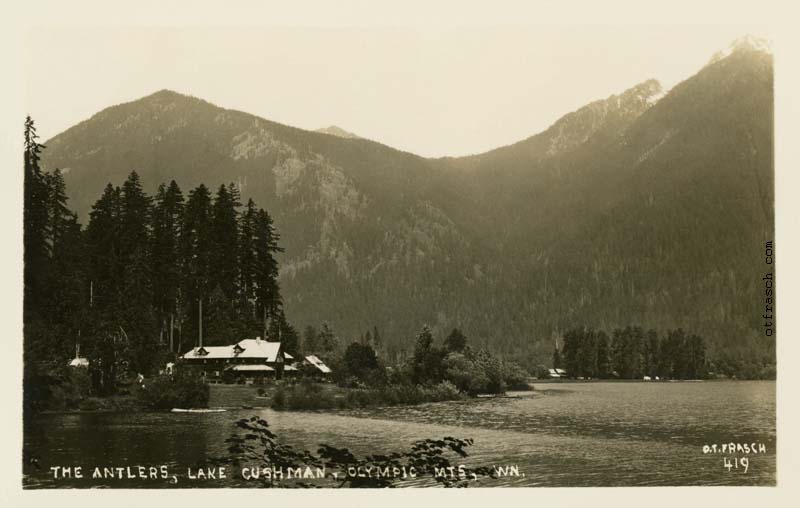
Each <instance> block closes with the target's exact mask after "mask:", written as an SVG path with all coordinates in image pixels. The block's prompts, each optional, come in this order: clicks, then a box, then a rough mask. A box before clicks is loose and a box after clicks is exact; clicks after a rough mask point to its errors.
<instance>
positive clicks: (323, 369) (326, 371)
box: [306, 355, 333, 374]
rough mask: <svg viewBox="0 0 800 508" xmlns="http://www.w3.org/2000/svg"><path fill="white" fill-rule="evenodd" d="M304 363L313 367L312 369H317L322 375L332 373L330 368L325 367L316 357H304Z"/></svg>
mask: <svg viewBox="0 0 800 508" xmlns="http://www.w3.org/2000/svg"><path fill="white" fill-rule="evenodd" d="M306 361H307V362H308V363H310V364H311V365H313V366H314V367H316V368H317V369H319V371H320V372H322V373H323V374H330V373H331V372H333V371H331V369H330V367H328V366H327V365H325V363H324V362H323V361H322V360H320V359H319V358H318V357H317V356H316V355H308V356H306Z"/></svg>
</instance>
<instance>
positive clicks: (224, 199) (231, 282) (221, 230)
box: [210, 185, 239, 302]
mask: <svg viewBox="0 0 800 508" xmlns="http://www.w3.org/2000/svg"><path fill="white" fill-rule="evenodd" d="M237 205H238V203H237V201H236V198H235V196H234V195H232V194H231V192H230V190H229V188H228V187H226V186H224V185H220V187H219V190H217V194H216V197H215V199H214V204H213V206H212V218H211V253H210V254H211V256H210V263H211V268H212V269H211V281H210V282H211V286H212V287H216V286H219V288H220V289H221V290H222V293H223V294H224V295H225V298H226V299H227V300H228V301H230V302H233V301H234V300H236V290H237V287H238V280H237V279H238V278H239V277H238V275H239V274H238V261H239V258H238V249H237V243H238V240H239V239H238V236H239V235H238V224H237V216H236V207H237Z"/></svg>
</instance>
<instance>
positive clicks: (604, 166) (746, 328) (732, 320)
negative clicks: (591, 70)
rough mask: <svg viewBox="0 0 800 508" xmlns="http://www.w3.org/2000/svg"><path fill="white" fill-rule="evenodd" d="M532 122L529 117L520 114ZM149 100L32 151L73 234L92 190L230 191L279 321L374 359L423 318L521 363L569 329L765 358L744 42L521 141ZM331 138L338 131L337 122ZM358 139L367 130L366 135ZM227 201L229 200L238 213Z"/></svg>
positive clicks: (164, 97)
mask: <svg viewBox="0 0 800 508" xmlns="http://www.w3.org/2000/svg"><path fill="white" fill-rule="evenodd" d="M521 114H535V112H527V113H526V112H521ZM339 130H341V129H338V130H336V131H335V132H333V131H330V130H329V132H333V134H327V133H325V132H310V131H304V130H301V129H296V128H293V127H288V126H285V125H280V124H277V123H274V122H270V121H268V120H265V119H262V118H258V117H255V116H253V115H250V114H247V113H243V112H238V111H231V110H226V109H222V108H219V107H217V106H214V105H212V104H209V103H207V102H205V101H202V100H200V99H196V98H192V97H187V96H184V95H180V94H177V93H174V92H170V91H161V92H158V93H155V94H153V95H151V96H148V97H145V98H142V99H140V100H137V101H134V102H130V103H127V104H121V105H118V106H113V107H110V108H108V109H106V110H103V111H101V112H99V113H97V114H96V115H95V116H93V117H92V118H90V119H88V120H87V121H85V122H82V123H80V124H78V125H76V126H74V127H72V128H71V129H69V130H67V131H65V132H64V133H62V134H59V135H58V136H56V137H54V138H53V139H51V140H49V141H47V142H46V143H45V144H46V145H47V149H46V150H45V151H44V152H43V154H42V166H43V168H45V169H46V170H52V169H54V168H61V170H62V172H63V173H64V182H65V185H66V195H67V196H68V197H69V201H68V206H69V207H70V208H71V209H73V210H76V211H77V213H78V220H79V221H80V222H81V223H82V224H84V225H86V224H88V222H89V212H90V208H91V206H92V205H93V204H94V203H95V201H96V200H97V198H98V197H99V196H101V194H102V193H103V190H104V188H106V186H107V184H108V183H111V184H112V185H121V184H122V183H123V182H124V181H125V180H126V178H128V175H129V174H130V173H131V171H136V172H137V173H138V176H139V178H140V182H141V186H142V190H143V192H145V193H148V194H150V195H156V194H157V193H158V192H159V191H158V185H159V184H162V183H165V182H169V181H171V180H175V181H176V183H177V185H178V186H180V188H182V189H184V190H188V189H193V188H195V187H197V186H198V185H199V184H200V183H205V184H206V185H208V186H209V187H210V188H211V189H217V188H219V186H220V185H226V186H228V184H230V183H233V187H231V188H232V189H236V191H237V192H238V193H239V194H240V195H241V201H242V202H245V203H246V202H247V200H248V199H250V198H252V199H254V200H255V201H256V202H257V203H258V205H259V206H262V207H264V208H266V209H267V210H269V213H270V215H271V216H272V219H273V220H274V226H275V228H276V229H277V231H278V233H279V234H280V238H281V240H280V246H281V247H283V248H284V252H282V253H278V254H277V259H278V262H279V265H280V284H281V291H282V294H283V302H284V309H285V314H286V318H287V319H288V321H289V322H290V323H291V324H292V325H294V327H295V328H296V329H298V330H301V329H304V328H305V327H306V326H307V325H319V324H321V323H323V322H327V323H330V325H331V328H332V329H333V330H334V331H335V333H336V334H337V335H339V336H340V337H341V338H342V339H343V340H344V341H347V340H349V339H351V338H352V339H355V338H357V337H358V336H360V335H361V334H362V333H364V332H365V331H367V330H372V329H374V327H377V328H378V329H379V330H380V334H381V336H382V338H383V343H384V348H385V350H384V351H383V354H385V355H387V356H389V357H394V356H396V355H399V354H401V352H403V351H408V350H410V348H411V346H412V343H413V338H414V336H415V334H416V332H417V331H418V330H419V329H420V328H421V326H422V324H423V323H427V324H430V325H431V327H432V329H433V332H434V334H436V335H439V336H443V335H445V334H446V333H447V332H449V331H450V330H451V329H452V328H454V327H458V328H460V329H462V330H463V331H464V332H465V334H466V335H467V336H468V337H469V339H470V341H471V342H474V343H476V344H482V345H491V348H492V350H494V351H497V352H499V353H501V354H503V355H504V356H506V357H514V358H515V359H517V360H518V361H519V362H520V363H521V364H523V365H526V366H533V365H537V364H547V365H549V364H550V356H551V354H552V351H553V344H554V341H555V339H556V338H557V337H560V336H561V335H562V334H563V332H564V331H565V330H568V329H572V328H575V327H576V326H580V325H587V326H592V327H596V328H599V329H605V330H611V329H613V328H616V327H625V326H627V325H631V324H637V325H641V326H643V327H646V328H651V327H652V328H656V329H663V330H666V329H672V328H677V327H682V328H684V329H685V330H688V331H689V332H690V333H693V334H698V335H701V336H702V337H704V338H706V340H707V342H708V347H709V357H710V358H723V357H725V358H724V359H725V361H727V362H733V363H736V362H740V363H741V362H754V363H757V364H759V365H761V364H770V363H774V342H773V341H772V339H770V340H768V339H767V338H766V337H764V335H763V332H762V331H761V325H762V323H761V319H760V316H761V313H762V311H763V294H762V293H763V286H762V281H761V278H762V277H763V273H762V272H763V271H764V264H763V263H764V260H763V249H764V242H765V241H766V240H771V239H773V232H774V229H773V218H774V210H773V195H774V191H773V186H774V176H773V174H774V172H773V90H772V57H771V56H770V55H768V54H766V53H763V52H761V51H759V50H756V49H754V48H752V47H748V46H740V47H738V48H737V50H736V51H734V52H733V53H732V54H731V55H730V56H727V57H725V58H722V59H719V60H716V61H713V62H712V63H709V65H707V66H706V67H705V68H703V69H702V70H701V71H700V72H699V73H698V74H697V75H695V76H692V77H690V78H689V79H687V80H686V81H684V82H683V83H681V84H679V85H677V86H676V87H675V88H673V89H672V90H670V91H669V92H667V93H666V94H664V91H663V90H662V89H661V86H660V85H659V84H658V83H657V82H655V81H647V82H645V83H642V84H639V85H637V86H634V87H633V88H631V89H630V90H627V91H624V92H622V93H620V94H619V95H615V96H612V97H609V98H607V99H604V100H599V101H596V102H593V103H591V104H589V105H587V106H586V107H584V108H582V109H580V110H578V111H575V112H573V113H570V114H568V115H566V116H565V117H563V118H562V119H561V120H559V121H558V122H556V123H555V124H554V125H553V126H552V127H551V128H549V129H548V130H546V131H545V132H543V133H540V134H537V135H535V136H533V137H531V138H529V139H526V140H523V141H521V142H519V143H516V144H513V145H510V146H507V147H502V148H499V149H497V150H493V151H491V152H488V153H485V154H479V155H475V156H470V157H463V158H442V159H425V158H422V157H418V156H416V155H413V154H410V153H405V152H401V151H397V150H394V149H392V148H390V147H387V146H384V145H381V144H379V143H375V142H372V141H369V140H367V139H363V138H357V137H345V136H343V135H342V134H341V133H340V132H339ZM342 132H344V131H342ZM362 134H363V133H362ZM240 210H241V208H240Z"/></svg>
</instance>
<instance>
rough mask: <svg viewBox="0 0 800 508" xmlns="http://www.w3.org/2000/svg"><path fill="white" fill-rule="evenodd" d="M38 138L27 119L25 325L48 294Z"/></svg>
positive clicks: (38, 311) (44, 193)
mask: <svg viewBox="0 0 800 508" xmlns="http://www.w3.org/2000/svg"><path fill="white" fill-rule="evenodd" d="M38 137H39V136H38V135H37V134H36V127H35V126H34V122H33V120H31V117H27V118H26V119H25V143H24V152H23V155H24V157H23V158H24V171H25V172H24V177H23V185H24V196H23V199H24V201H23V249H24V254H23V256H24V268H23V280H24V298H23V322H24V323H26V324H31V323H32V322H33V321H34V320H35V319H37V318H38V316H40V314H41V312H42V310H43V303H44V296H45V294H46V292H47V287H46V276H47V275H46V274H47V262H48V259H49V248H48V242H47V239H48V211H47V203H48V189H47V183H46V181H45V179H44V176H43V174H42V171H41V169H40V167H39V159H40V153H41V151H42V149H43V148H45V146H44V145H42V144H39V143H38V142H37V141H36V140H37V139H38Z"/></svg>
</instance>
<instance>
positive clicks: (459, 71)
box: [25, 25, 768, 157]
mask: <svg viewBox="0 0 800 508" xmlns="http://www.w3.org/2000/svg"><path fill="white" fill-rule="evenodd" d="M745 34H754V35H756V36H765V37H768V34H766V33H764V29H763V28H761V27H758V26H747V25H718V26H715V25H684V26H657V25H655V26H653V25H651V26H646V25H638V26H631V25H628V26H611V25H603V26H586V25H583V26H578V25H576V26H568V25H550V26H540V27H530V26H529V27H430V26H428V27H425V26H423V27H419V26H418V27H412V28H403V27H372V28H347V27H329V28H325V27H319V28H275V27H269V28H267V27H265V28H238V29H233V28H167V27H156V28H127V27H117V28H98V27H83V28H78V27H71V28H32V29H30V30H29V31H28V33H27V52H26V55H27V57H26V59H25V60H26V72H25V73H26V81H27V84H26V92H27V99H26V106H27V110H28V112H29V114H30V115H31V116H32V117H33V118H34V120H35V121H36V123H37V126H38V129H39V133H40V135H41V137H42V139H45V140H46V139H48V138H50V137H52V136H54V135H56V134H58V133H59V132H62V131H64V130H66V129H67V128H69V127H71V126H73V125H75V124H76V123H78V122H80V121H82V120H85V119H87V118H89V117H91V116H92V115H93V114H95V113H97V112H98V111H100V110H102V109H104V108H106V107H109V106H112V105H114V104H119V103H122V102H129V101H132V100H136V99H138V98H141V97H144V96H146V95H149V94H151V93H154V92H156V91H158V90H161V89H165V88H166V89H170V90H174V91H176V92H180V93H184V94H188V95H193V96H195V97H199V98H202V99H204V100H207V101H209V102H211V103H213V104H216V105H218V106H221V107H225V108H229V109H237V110H241V111H246V112H248V113H252V114H255V115H258V116H261V117H263V118H267V119H269V120H273V121H277V122H280V123H284V124H288V125H292V126H296V127H300V128H304V129H317V128H321V127H327V126H329V125H337V126H339V127H341V128H343V129H345V130H348V131H351V132H354V133H356V134H357V135H359V136H362V137H366V138H369V139H373V140H376V141H379V142H381V143H384V144H387V145H390V146H393V147H395V148H399V149H401V150H406V151H410V152H413V153H416V154H419V155H423V156H429V157H438V156H457V155H467V154H471V153H480V152H483V151H486V150H489V149H492V148H496V147H498V146H503V145H507V144H510V143H513V142H516V141H519V140H521V139H524V138H527V137H529V136H531V135H533V134H536V133H537V132H541V131H542V130H544V129H546V128H547V127H548V126H549V125H551V124H552V123H553V122H555V121H556V120H557V119H558V118H560V117H561V116H563V115H564V114H566V113H569V112H570V111H574V110H575V109H577V108H579V107H581V106H583V105H585V104H587V103H589V102H591V101H593V100H597V99H602V98H606V97H608V96H609V95H612V94H617V93H620V92H622V91H624V90H626V89H627V88H630V87H632V86H634V85H636V84H638V83H640V82H642V81H645V80H647V79H650V78H655V79H658V80H659V81H660V82H661V83H662V85H663V86H664V87H665V88H671V87H672V86H674V85H675V84H676V83H678V82H680V81H682V80H684V79H686V78H688V77H689V76H691V75H692V74H694V73H696V72H697V71H698V70H700V69H701V68H702V67H703V65H705V64H706V63H707V62H708V60H709V59H710V58H711V56H712V55H713V54H714V53H715V52H717V51H719V50H723V49H725V48H727V47H728V46H729V45H730V43H731V42H732V41H733V40H735V39H737V38H738V37H740V36H742V35H745Z"/></svg>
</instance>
